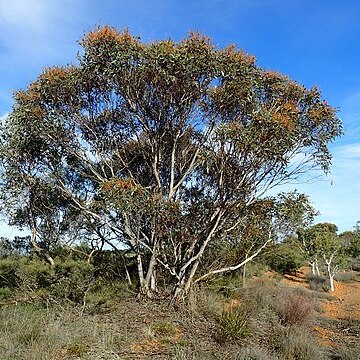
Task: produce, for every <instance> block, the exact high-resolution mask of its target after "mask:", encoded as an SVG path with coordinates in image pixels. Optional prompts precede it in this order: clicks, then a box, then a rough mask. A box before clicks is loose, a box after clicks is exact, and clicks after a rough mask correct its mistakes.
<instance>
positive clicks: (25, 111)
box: [1, 27, 341, 300]
mask: <svg viewBox="0 0 360 360" xmlns="http://www.w3.org/2000/svg"><path fill="white" fill-rule="evenodd" d="M81 45H82V46H83V49H84V50H83V53H82V54H81V55H80V56H79V64H78V65H76V66H74V65H72V66H67V67H53V68H49V69H45V70H44V72H43V73H42V74H41V75H40V76H39V77H38V79H37V80H36V81H35V82H33V83H32V84H31V85H30V86H29V87H28V88H27V89H26V90H24V91H19V92H17V93H16V95H15V105H14V109H13V112H12V113H11V114H10V116H9V117H8V119H7V123H6V124H5V126H4V128H3V129H2V144H1V148H2V149H1V157H2V169H3V170H2V174H3V186H5V188H7V189H8V190H10V189H11V187H12V186H17V183H16V181H15V182H12V183H11V184H12V185H10V186H8V185H7V184H8V179H9V178H11V177H12V176H17V174H19V173H21V176H22V178H24V177H28V178H29V179H30V181H31V182H35V183H41V184H44V183H45V184H46V186H44V188H46V189H48V191H49V192H53V191H54V192H55V193H60V194H61V196H60V197H61V199H62V200H64V201H66V202H67V203H68V204H70V205H69V206H70V208H71V209H75V210H76V212H78V213H80V214H86V216H89V217H90V218H92V219H93V220H94V221H95V220H96V221H99V222H101V223H102V224H103V225H106V227H107V228H108V230H109V234H108V236H109V237H110V238H116V239H117V243H120V244H121V247H122V248H124V249H128V250H129V251H131V252H133V253H134V254H135V255H136V260H137V269H138V271H137V272H138V280H139V289H140V293H141V294H144V295H147V296H151V294H152V293H153V292H155V291H157V288H158V281H157V277H158V275H159V273H161V274H162V276H165V274H166V273H167V274H168V276H169V278H168V279H169V280H168V281H170V283H171V284H172V285H173V293H174V298H175V299H176V300H181V299H183V298H184V297H185V296H186V295H187V293H188V291H189V289H190V287H191V285H192V284H193V282H194V279H195V278H196V274H197V273H199V270H200V269H199V267H201V264H202V260H203V258H204V257H206V256H207V254H208V251H209V249H210V248H211V246H212V244H214V243H216V242H217V241H223V239H224V234H226V233H227V232H229V231H230V229H232V230H234V231H236V229H238V230H239V231H242V230H241V229H243V223H244V222H245V223H246V221H247V219H249V218H251V217H252V216H253V215H252V214H253V213H254V209H256V208H257V206H258V204H260V203H261V202H263V201H265V200H263V198H264V196H265V194H266V193H267V191H268V190H269V189H271V188H273V187H275V186H276V185H278V184H284V183H286V182H289V181H294V180H299V179H303V177H304V175H305V174H306V175H307V174H308V172H309V171H310V170H314V169H318V170H323V171H325V172H327V171H328V170H329V165H330V160H331V156H330V153H329V150H328V147H327V145H328V143H329V142H331V141H333V140H334V139H335V138H336V137H337V136H338V135H340V134H341V123H340V121H339V119H338V118H337V117H336V112H335V109H333V108H332V107H331V106H329V105H328V104H327V103H326V102H325V101H324V100H323V99H322V98H321V95H320V92H319V91H318V89H316V88H313V89H309V90H308V89H305V88H304V87H303V86H301V85H299V84H297V83H296V82H294V81H292V80H290V79H289V78H287V77H285V76H283V75H281V74H278V73H275V72H271V71H267V70H263V69H261V68H259V67H258V66H257V65H256V63H255V59H254V57H252V56H249V55H246V54H244V53H243V52H242V51H241V50H238V49H236V48H235V47H234V46H229V47H227V48H225V49H216V48H215V47H214V45H213V44H212V43H211V42H210V40H209V39H208V38H207V37H204V36H201V35H199V34H196V33H195V34H190V35H189V37H188V38H186V39H184V40H181V41H180V42H178V43H175V42H173V41H171V40H165V41H158V42H154V43H151V44H144V43H141V42H140V39H139V38H136V37H133V36H131V35H130V34H129V33H128V31H124V32H122V33H120V32H118V31H116V30H115V29H113V28H110V27H103V28H99V29H97V30H95V31H92V32H90V33H89V34H87V35H86V36H85V37H84V38H83V39H82V41H81ZM10 154H11V156H10ZM19 193H20V194H21V193H26V191H25V190H22V191H20V192H19ZM20 198H21V197H20ZM25 199H26V197H25ZM21 201H25V200H21ZM21 201H20V202H19V204H21ZM10 203H11V202H9V203H8V204H9V205H7V206H6V207H8V206H9V207H11V204H10ZM25 203H26V201H25ZM276 203H277V201H275V202H274V204H276ZM55 208H56V209H58V208H59V207H58V205H55ZM274 212H275V213H276V211H275V210H273V209H271V207H270V208H269V209H268V212H267V213H266V216H265V219H264V220H263V221H262V222H263V223H264V224H269V221H270V222H271V220H269V219H271V218H272V215H271V214H272V213H274ZM255 217H256V214H255ZM259 224H261V221H260V222H259ZM29 226H30V225H29ZM261 227H262V226H260V228H261ZM266 227H267V226H265V228H266ZM256 239H258V238H257V237H256ZM266 239H267V238H266ZM109 241H110V240H109ZM264 241H265V242H266V241H267V240H264ZM258 249H259V248H258V247H256V246H255V247H253V251H255V252H256V251H258ZM248 256H251V254H248Z"/></svg>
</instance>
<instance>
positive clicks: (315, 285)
mask: <svg viewBox="0 0 360 360" xmlns="http://www.w3.org/2000/svg"><path fill="white" fill-rule="evenodd" d="M307 280H308V282H309V287H310V289H311V290H315V291H325V292H328V291H329V290H330V286H329V283H328V280H327V279H326V278H325V277H323V276H318V275H314V274H309V275H308V276H307Z"/></svg>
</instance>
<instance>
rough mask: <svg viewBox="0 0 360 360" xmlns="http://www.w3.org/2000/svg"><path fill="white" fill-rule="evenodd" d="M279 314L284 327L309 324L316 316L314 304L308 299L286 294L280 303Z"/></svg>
mask: <svg viewBox="0 0 360 360" xmlns="http://www.w3.org/2000/svg"><path fill="white" fill-rule="evenodd" d="M277 309H278V313H279V315H280V318H281V321H282V323H283V324H284V325H302V324H307V323H308V322H309V321H310V320H311V319H312V318H313V315H314V304H313V302H312V301H310V300H309V299H308V298H306V297H305V296H302V295H297V294H288V293H285V294H284V296H283V297H282V298H280V299H279V302H278V307H277Z"/></svg>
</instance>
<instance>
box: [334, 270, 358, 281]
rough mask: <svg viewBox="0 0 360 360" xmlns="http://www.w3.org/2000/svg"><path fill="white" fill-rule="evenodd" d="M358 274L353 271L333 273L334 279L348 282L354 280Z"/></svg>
mask: <svg viewBox="0 0 360 360" xmlns="http://www.w3.org/2000/svg"><path fill="white" fill-rule="evenodd" d="M358 275H359V274H358V273H357V272H355V271H350V272H349V271H347V272H341V273H338V274H336V275H335V277H334V279H335V280H336V281H341V282H350V281H352V280H354V279H355V278H356V277H357V276H358Z"/></svg>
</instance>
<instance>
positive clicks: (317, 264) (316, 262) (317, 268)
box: [314, 256, 321, 276]
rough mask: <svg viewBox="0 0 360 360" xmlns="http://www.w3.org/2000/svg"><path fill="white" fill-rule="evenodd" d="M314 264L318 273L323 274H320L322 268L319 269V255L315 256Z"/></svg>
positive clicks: (318, 274)
mask: <svg viewBox="0 0 360 360" xmlns="http://www.w3.org/2000/svg"><path fill="white" fill-rule="evenodd" d="M314 264H315V271H316V275H317V276H320V275H321V274H320V270H319V262H318V258H317V256H315V260H314Z"/></svg>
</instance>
